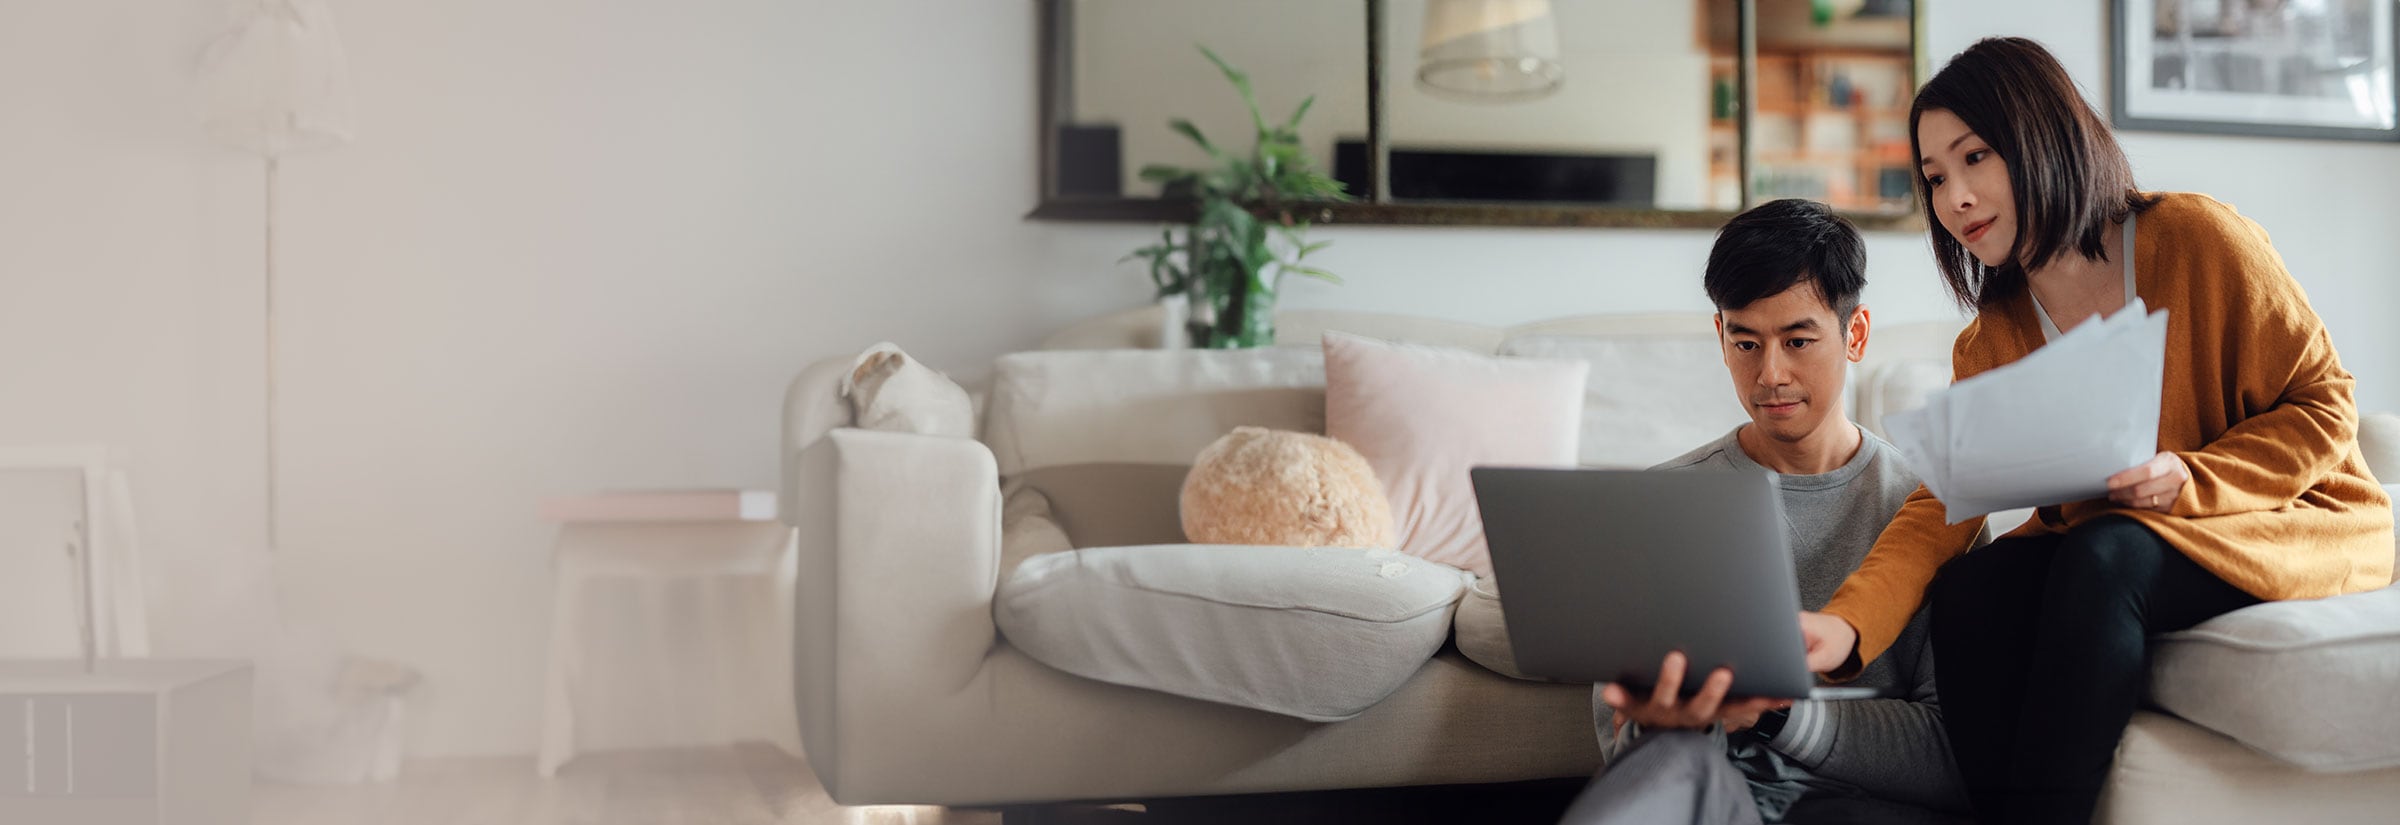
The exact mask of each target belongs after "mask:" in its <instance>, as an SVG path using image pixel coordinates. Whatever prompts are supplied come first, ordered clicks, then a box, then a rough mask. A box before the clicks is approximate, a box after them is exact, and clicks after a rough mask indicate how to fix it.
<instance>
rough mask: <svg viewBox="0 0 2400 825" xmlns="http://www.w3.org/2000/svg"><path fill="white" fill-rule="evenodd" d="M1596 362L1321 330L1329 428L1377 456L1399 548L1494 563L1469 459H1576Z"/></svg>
mask: <svg viewBox="0 0 2400 825" xmlns="http://www.w3.org/2000/svg"><path fill="white" fill-rule="evenodd" d="M1589 372H1590V367H1589V366H1588V365H1586V364H1584V363H1583V362H1580V361H1567V360H1558V359H1542V358H1495V357H1492V356H1488V355H1477V354H1475V353H1471V352H1466V351H1463V350H1454V349H1445V348H1439V347H1426V346H1417V345H1411V344H1394V343H1387V342H1384V341H1377V340H1375V339H1372V338H1361V337H1358V336H1355V335H1346V334H1343V333H1326V334H1325V434H1326V435H1330V436H1333V437H1334V438H1338V439H1341V440H1342V441H1344V442H1347V443H1348V444H1349V445H1350V446H1352V447H1356V448H1358V452H1359V454H1360V455H1363V456H1366V457H1367V463H1369V464H1372V465H1374V467H1375V475H1376V477H1378V478H1380V479H1382V480H1383V488H1384V492H1385V493H1387V494H1389V495H1390V497H1391V504H1392V518H1393V519H1394V520H1395V523H1396V524H1397V526H1398V527H1399V535H1400V549H1401V550H1402V551H1403V552H1406V553H1408V554H1409V555H1413V556H1417V557H1420V558H1426V559H1431V560H1433V561H1437V562H1441V563H1443V564H1448V565H1452V566H1455V567H1459V568H1462V569H1466V570H1472V571H1474V572H1476V573H1488V572H1490V571H1491V569H1492V563H1491V553H1490V551H1489V550H1487V549H1485V546H1484V541H1483V519H1482V517H1481V515H1480V514H1479V513H1478V512H1477V510H1476V507H1475V489H1474V485H1473V484H1472V483H1471V482H1469V481H1468V478H1467V470H1468V468H1470V467H1475V466H1479V465H1506V466H1518V467H1571V466H1574V464H1575V442H1576V440H1577V437H1578V432H1579V429H1578V426H1577V422H1578V421H1579V420H1580V418H1581V416H1582V410H1583V384H1584V376H1585V375H1586V374H1588V373H1589Z"/></svg>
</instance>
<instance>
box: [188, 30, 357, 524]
mask: <svg viewBox="0 0 2400 825" xmlns="http://www.w3.org/2000/svg"><path fill="white" fill-rule="evenodd" d="M230 9H231V11H232V25H231V26H230V28H228V29H227V30H226V32H225V33H224V34H223V35H220V36H219V37H218V38H217V39H216V40H215V41H213V42H211V43H210V44H209V47H208V51H207V53H206V55H204V57H203V58H202V64H203V67H202V82H203V86H204V87H205V94H206V98H207V99H206V104H207V112H206V113H205V116H204V121H205V125H206V127H207V129H208V132H209V135H210V136H211V137H213V138H215V139H216V140H217V141H218V142H221V143H223V144H225V145H228V146H232V147H234V148H237V149H241V150H243V151H245V152H249V153H252V154H255V155H258V156H259V157H260V158H262V159H264V160H265V161H266V172H265V175H264V181H263V182H264V186H265V189H266V197H265V215H264V221H263V223H264V230H265V231H264V232H263V233H262V234H263V236H264V237H263V240H264V243H265V273H264V278H263V279H262V288H261V290H260V291H261V294H262V296H263V300H264V302H265V325H266V334H265V338H266V343H265V361H266V364H265V374H266V399H265V400H266V421H265V430H266V433H265V434H266V530H267V549H268V550H269V551H273V550H275V549H277V548H278V547H279V546H280V545H281V541H280V532H281V527H280V525H281V520H280V518H279V513H278V508H277V501H278V498H279V489H280V488H279V485H278V483H277V481H278V475H279V473H280V467H279V462H278V460H277V455H276V447H277V442H278V432H277V429H276V426H275V417H276V403H275V387H276V377H277V373H276V364H275V356H276V345H275V326H276V325H275V258H276V255H275V217H276V213H275V189H276V174H277V172H278V171H279V167H280V166H281V162H282V160H283V158H284V156H286V155H290V154H295V153H300V152H309V151H320V150H325V149H331V148H334V147H338V146H341V145H343V144H346V143H349V142H350V140H351V137H352V135H353V115H352V112H351V101H350V73H349V65H348V62H349V61H348V58H347V56H346V55H345V54H344V52H343V49H342V39H341V34H340V32H339V31H337V30H336V29H335V28H334V24H333V12H331V11H330V10H328V9H326V8H325V4H324V3H323V2H322V0H232V2H231V6H230Z"/></svg>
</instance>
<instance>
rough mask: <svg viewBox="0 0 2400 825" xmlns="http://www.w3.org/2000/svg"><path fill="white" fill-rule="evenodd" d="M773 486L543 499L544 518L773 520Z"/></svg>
mask: <svg viewBox="0 0 2400 825" xmlns="http://www.w3.org/2000/svg"><path fill="white" fill-rule="evenodd" d="M774 518H775V492H774V491H772V490H737V489H731V488H728V489H722V490H624V491H618V492H607V493H594V494H591V495H581V496H562V497H557V498H548V499H543V500H542V520H543V521H772V520H774Z"/></svg>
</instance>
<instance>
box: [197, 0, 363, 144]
mask: <svg viewBox="0 0 2400 825" xmlns="http://www.w3.org/2000/svg"><path fill="white" fill-rule="evenodd" d="M233 5H234V24H233V26H232V27H231V28H230V29H228V30H227V31H226V32H225V33H224V34H223V35H221V36H219V37H218V38H217V39H216V40H215V41H214V42H212V43H210V44H209V46H208V51H207V52H206V54H204V55H203V56H202V58H201V63H202V69H201V85H202V95H203V96H204V100H203V103H204V105H205V107H206V110H205V111H204V113H203V115H202V117H203V125H204V126H205V127H206V128H207V130H208V133H209V135H210V136H211V137H213V138H215V139H216V140H218V141H219V142H222V143H224V144H226V145H228V146H232V147H235V148H238V149H243V150H246V151H249V152H253V153H256V154H258V155H261V156H264V157H267V158H279V157H282V156H284V155H287V154H291V153H294V152H305V151H310V150H316V149H330V148H333V147H336V146H340V145H342V144H345V143H348V142H350V139H351V137H352V135H353V134H354V128H355V124H354V115H353V113H352V110H351V103H350V69H349V58H348V56H347V55H346V54H345V53H344V52H343V50H342V38H341V34H340V33H339V32H338V31H336V30H335V29H334V25H333V12H332V11H330V10H328V9H326V8H325V4H324V3H323V2H321V0H235V2H234V4H233Z"/></svg>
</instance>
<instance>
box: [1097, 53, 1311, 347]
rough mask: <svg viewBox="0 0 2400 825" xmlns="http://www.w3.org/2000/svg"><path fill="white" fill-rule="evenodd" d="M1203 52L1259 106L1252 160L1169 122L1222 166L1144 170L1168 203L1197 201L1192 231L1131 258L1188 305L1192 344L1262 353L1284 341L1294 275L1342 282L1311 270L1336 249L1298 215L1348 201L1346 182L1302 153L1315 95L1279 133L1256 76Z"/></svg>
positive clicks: (1171, 231) (1168, 233)
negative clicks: (1302, 209) (1280, 308)
mask: <svg viewBox="0 0 2400 825" xmlns="http://www.w3.org/2000/svg"><path fill="white" fill-rule="evenodd" d="M1200 53H1201V54H1203V55H1206V56H1207V57H1208V60H1209V62H1211V63H1215V64H1216V65H1217V68H1218V69H1219V70H1221V71H1223V72H1224V73H1225V79H1226V80H1227V81H1229V82H1231V83H1232V84H1233V88H1234V89H1235V90H1236V91H1239V92H1241V94H1242V102H1243V103H1244V104H1247V105H1248V106H1249V107H1250V122H1251V125H1252V126H1254V127H1255V128H1256V129H1257V132H1258V137H1257V141H1256V142H1255V143H1254V144H1253V145H1252V146H1251V149H1250V152H1249V153H1248V154H1246V155H1243V154H1234V153H1232V152H1227V151H1225V150H1223V149H1220V148H1218V147H1217V145H1216V144H1214V143H1210V142H1209V140H1208V138H1207V137H1206V136H1204V135H1202V134H1200V129H1199V127H1197V126H1193V125H1192V122H1191V121H1189V120H1186V119H1183V118H1176V119H1174V120H1172V121H1169V123H1168V126H1170V127H1171V128H1173V129H1174V130H1175V131H1176V132H1177V133H1178V134H1181V135H1183V136H1184V137H1188V138H1191V139H1192V142H1193V143H1197V144H1199V145H1200V148H1201V149H1203V150H1206V151H1207V152H1208V156H1209V157H1210V158H1211V159H1212V161H1213V165H1211V166H1208V167H1206V168H1196V169H1187V168H1183V167H1179V166H1170V165H1165V164H1152V165H1150V166H1146V167H1143V168H1142V171H1141V177H1142V179H1143V180H1147V181H1155V182H1157V183H1160V184H1162V185H1164V186H1165V190H1166V196H1167V197H1169V198H1178V197H1188V198H1191V199H1193V200H1194V201H1195V205H1196V206H1197V214H1196V216H1195V217H1194V218H1193V219H1192V222H1191V223H1190V224H1189V225H1186V226H1183V227H1180V229H1181V230H1182V234H1181V237H1178V236H1177V229H1178V228H1179V227H1167V228H1166V229H1164V230H1161V231H1160V233H1159V241H1158V243H1155V244H1152V245H1149V246H1145V247H1142V248H1140V249H1137V250H1134V252H1133V254H1132V255H1129V256H1126V260H1133V259H1135V258H1140V259H1143V260H1146V261H1148V262H1149V264H1150V279H1151V281H1153V282H1155V283H1156V284H1157V285H1158V296H1159V297H1160V298H1169V297H1172V296H1177V295H1181V296H1184V297H1185V298H1187V299H1188V300H1189V304H1188V305H1189V307H1190V312H1191V316H1190V317H1191V320H1190V323H1189V326H1190V329H1191V335H1192V344H1193V345H1194V346H1199V347H1208V348H1212V349H1226V348H1235V347H1263V346H1269V345H1272V344H1274V343H1275V295H1276V291H1277V288H1278V287H1279V286H1280V284H1281V282H1282V280H1283V276H1284V275H1285V274H1286V273H1292V274H1299V275H1303V276H1306V277H1310V278H1318V279H1322V280H1325V281H1328V282H1331V283H1337V284H1338V283H1341V279H1340V278H1338V277H1335V276H1334V274H1333V273H1330V272H1326V271H1324V270H1322V269H1317V268H1315V267H1311V266H1308V265H1306V264H1304V263H1302V261H1303V259H1305V258H1307V257H1308V255H1309V254H1310V253H1313V252H1316V251H1317V250H1319V249H1323V248H1325V246H1326V244H1327V243H1328V242H1318V243H1313V244H1312V243H1309V242H1307V240H1306V238H1305V237H1304V236H1305V235H1306V234H1307V232H1308V220H1307V219H1306V218H1305V217H1301V216H1299V215H1295V214H1294V213H1293V211H1292V209H1291V207H1292V206H1293V205H1294V203H1295V202H1300V201H1327V200H1349V199H1350V197H1349V196H1348V195H1347V194H1345V193H1344V192H1343V191H1342V184H1341V182H1340V181H1337V180H1334V179H1333V178H1331V177H1328V176H1326V175H1325V174H1323V173H1321V172H1318V171H1317V170H1316V167H1315V164H1313V163H1311V162H1310V161H1309V157H1308V153H1307V151H1306V150H1304V149H1303V148H1302V147H1301V146H1300V133H1299V129H1300V118H1301V117H1303V116H1305V115H1307V114H1308V107H1309V105H1310V104H1312V103H1315V102H1316V97H1315V96H1313V95H1312V96H1310V97H1309V98H1308V99H1306V100H1302V101H1300V107H1299V108H1298V109H1295V110H1293V112H1292V116H1291V117H1290V118H1288V119H1286V120H1284V122H1283V123H1282V124H1280V125H1275V126H1270V125H1268V123H1267V119H1266V117H1265V115H1263V114H1261V113H1260V112H1259V110H1258V97H1257V95H1256V94H1255V93H1253V92H1252V90H1251V87H1250V76H1249V75H1247V74H1244V73H1243V72H1242V71H1241V70H1239V69H1235V68H1234V67H1233V66H1231V65H1228V64H1227V63H1226V62H1225V61H1224V59H1222V58H1219V57H1217V55H1216V53H1215V52H1212V51H1209V50H1208V48H1207V47H1205V46H1204V47H1201V49H1200Z"/></svg>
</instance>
